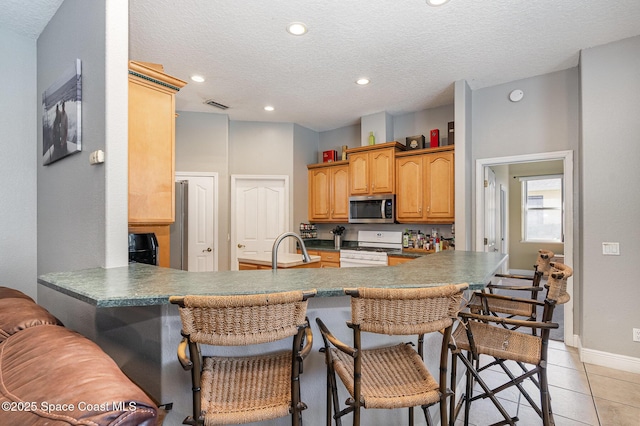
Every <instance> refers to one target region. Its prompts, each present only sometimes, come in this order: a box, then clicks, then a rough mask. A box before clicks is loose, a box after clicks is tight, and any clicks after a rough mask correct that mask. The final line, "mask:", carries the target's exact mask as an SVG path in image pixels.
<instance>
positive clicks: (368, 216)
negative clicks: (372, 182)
mask: <svg viewBox="0 0 640 426" xmlns="http://www.w3.org/2000/svg"><path fill="white" fill-rule="evenodd" d="M395 215H396V196H395V195H393V194H384V195H358V196H353V197H349V223H394V222H395Z"/></svg>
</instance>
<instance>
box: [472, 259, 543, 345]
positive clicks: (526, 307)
mask: <svg viewBox="0 0 640 426" xmlns="http://www.w3.org/2000/svg"><path fill="white" fill-rule="evenodd" d="M553 256H554V253H553V252H552V251H550V250H542V249H540V250H538V257H537V259H536V263H535V265H534V266H533V268H534V269H533V276H528V275H516V274H496V275H494V276H495V277H501V278H517V279H525V280H530V281H531V285H530V286H528V285H526V286H525V285H522V286H520V285H518V286H508V285H502V284H488V285H487V286H486V291H477V292H474V293H473V295H472V296H471V299H470V300H469V303H468V304H467V306H469V309H470V310H471V312H473V313H480V312H484V313H485V315H495V316H503V317H506V318H516V317H519V318H522V319H527V320H530V321H535V320H536V317H537V309H536V305H535V304H532V303H524V302H520V301H518V300H517V299H518V298H516V297H511V296H507V295H504V294H496V293H494V292H495V291H520V292H530V296H531V300H538V293H539V292H541V291H543V290H544V288H543V287H542V286H541V282H542V278H543V276H544V275H548V274H549V269H550V262H551V259H552V258H553ZM503 326H505V327H507V325H506V324H503ZM518 327H519V326H517V325H516V326H511V328H512V329H515V328H518ZM536 332H537V331H536V329H533V330H532V333H533V334H535V333H536Z"/></svg>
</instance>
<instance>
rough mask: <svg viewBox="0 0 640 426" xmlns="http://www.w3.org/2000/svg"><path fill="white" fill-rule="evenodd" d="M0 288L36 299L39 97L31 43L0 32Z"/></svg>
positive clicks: (6, 32) (12, 34)
mask: <svg viewBox="0 0 640 426" xmlns="http://www.w3.org/2000/svg"><path fill="white" fill-rule="evenodd" d="M0 39H2V42H1V43H0V57H2V58H3V59H2V61H0V79H2V81H4V82H5V84H4V89H3V95H2V96H1V97H0V111H2V114H0V128H2V129H3V135H2V139H3V142H2V146H3V149H2V151H3V153H2V155H1V156H0V170H2V176H3V181H4V183H3V185H2V187H0V200H2V202H1V203H0V253H2V256H0V274H1V276H2V278H1V280H2V281H1V283H0V285H2V286H8V287H13V288H16V289H18V290H21V291H23V292H25V293H27V294H28V295H29V296H31V297H33V298H35V297H36V277H37V250H36V241H37V216H36V200H37V184H36V164H37V163H36V157H37V153H38V152H40V153H41V152H42V145H38V137H37V130H36V129H37V126H38V123H39V121H38V120H37V117H38V116H39V114H38V109H37V105H38V96H37V93H36V86H35V81H36V41H35V40H31V39H28V38H26V37H23V36H20V35H17V34H15V33H12V32H10V31H7V30H4V29H2V28H0Z"/></svg>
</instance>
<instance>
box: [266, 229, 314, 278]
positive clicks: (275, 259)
mask: <svg viewBox="0 0 640 426" xmlns="http://www.w3.org/2000/svg"><path fill="white" fill-rule="evenodd" d="M287 237H293V238H295V239H296V240H298V242H299V243H300V247H301V248H302V261H303V262H304V263H308V262H311V258H310V257H309V253H307V247H305V245H304V241H302V238H300V235H298V234H296V233H295V232H285V233H284V234H280V235H279V236H278V238H276V240H275V241H274V242H273V248H272V249H271V268H272V269H273V270H276V269H278V246H280V243H281V242H282V240H284V239H285V238H287Z"/></svg>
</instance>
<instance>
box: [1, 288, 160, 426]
mask: <svg viewBox="0 0 640 426" xmlns="http://www.w3.org/2000/svg"><path fill="white" fill-rule="evenodd" d="M0 404H1V408H0V424H2V425H34V426H36V425H37V426H40V425H47V426H62V425H94V426H96V425H111V426H115V425H118V426H129V425H131V426H132V425H143V426H153V425H156V422H157V412H158V409H157V407H156V406H155V404H154V403H153V402H152V401H151V400H150V399H149V397H148V396H147V395H146V394H145V393H144V392H143V391H142V390H141V389H140V388H139V387H137V386H136V385H135V384H134V383H133V382H131V381H130V380H129V379H128V378H127V376H125V375H124V374H123V373H122V371H120V368H118V366H117V365H116V363H115V362H114V361H113V360H112V359H111V358H110V357H109V356H108V355H107V354H106V353H104V352H103V351H102V350H101V349H100V348H99V347H98V346H97V345H96V344H95V343H93V342H92V341H90V340H89V339H87V338H85V337H83V336H81V335H80V334H78V333H76V332H74V331H71V330H69V329H67V328H65V327H64V326H63V325H62V323H61V322H60V321H59V320H58V319H57V318H55V317H54V316H53V315H51V314H50V313H49V312H48V311H47V310H46V309H44V308H43V307H42V306H40V305H38V304H36V303H35V302H34V301H33V299H31V298H30V297H29V296H27V295H25V294H24V293H21V292H20V291H18V290H15V289H11V288H7V287H0Z"/></svg>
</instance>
